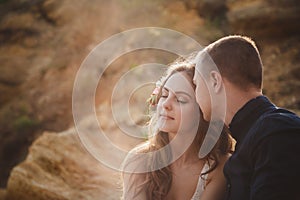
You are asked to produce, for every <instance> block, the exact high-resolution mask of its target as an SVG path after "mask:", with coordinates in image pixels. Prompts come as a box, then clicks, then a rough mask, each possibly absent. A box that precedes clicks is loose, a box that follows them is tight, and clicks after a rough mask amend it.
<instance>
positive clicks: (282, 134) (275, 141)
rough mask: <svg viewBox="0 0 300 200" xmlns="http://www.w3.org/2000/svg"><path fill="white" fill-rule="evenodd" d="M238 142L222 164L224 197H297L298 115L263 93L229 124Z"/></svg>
mask: <svg viewBox="0 0 300 200" xmlns="http://www.w3.org/2000/svg"><path fill="white" fill-rule="evenodd" d="M229 129H230V131H231V133H232V136H233V138H234V139H235V140H236V141H237V143H236V147H235V151H234V153H233V155H232V156H231V157H230V158H229V159H228V161H227V162H226V164H225V166H224V174H225V177H226V179H227V194H226V198H225V199H226V200H271V199H272V200H277V199H278V200H279V199H280V200H294V199H295V200H299V199H300V118H299V117H298V116H297V115H295V114H294V113H292V112H289V111H287V110H284V109H280V108H277V107H276V106H275V105H274V104H272V103H271V102H270V101H269V100H268V99H267V98H266V97H265V96H259V97H256V98H255V99H252V100H250V101H249V102H248V103H247V104H246V105H244V106H243V107H242V108H241V109H240V110H239V111H238V112H237V113H236V115H235V116H234V117H233V119H232V122H231V124H230V126H229Z"/></svg>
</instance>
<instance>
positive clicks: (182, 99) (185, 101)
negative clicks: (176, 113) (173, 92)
mask: <svg viewBox="0 0 300 200" xmlns="http://www.w3.org/2000/svg"><path fill="white" fill-rule="evenodd" d="M176 99H177V102H179V103H182V104H185V103H187V102H188V101H187V99H185V98H184V97H176Z"/></svg>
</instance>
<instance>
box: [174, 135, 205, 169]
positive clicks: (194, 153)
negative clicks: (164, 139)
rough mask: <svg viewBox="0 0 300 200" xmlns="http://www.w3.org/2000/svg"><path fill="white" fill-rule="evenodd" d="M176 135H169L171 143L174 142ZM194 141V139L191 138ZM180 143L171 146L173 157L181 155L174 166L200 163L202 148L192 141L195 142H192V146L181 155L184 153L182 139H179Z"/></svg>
mask: <svg viewBox="0 0 300 200" xmlns="http://www.w3.org/2000/svg"><path fill="white" fill-rule="evenodd" d="M174 137H175V135H174V134H169V141H172V140H173V139H175V138H174ZM191 139H193V138H191ZM177 140H178V141H180V142H179V143H177V144H176V143H175V144H174V145H173V144H172V145H171V151H172V155H175V157H176V155H178V154H181V155H180V156H179V158H178V159H176V160H175V161H174V163H173V164H176V165H186V164H191V163H195V162H197V161H199V156H198V153H199V150H200V146H199V144H198V145H197V144H196V142H195V141H194V140H192V141H193V142H191V144H190V145H189V147H188V148H187V149H186V150H185V151H184V153H181V152H182V151H183V148H184V147H183V146H184V145H182V144H180V143H183V141H182V140H181V139H179V138H178V139H177Z"/></svg>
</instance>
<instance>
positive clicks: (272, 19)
mask: <svg viewBox="0 0 300 200" xmlns="http://www.w3.org/2000/svg"><path fill="white" fill-rule="evenodd" d="M227 7H228V9H229V11H228V13H227V18H228V21H229V24H230V27H231V28H232V31H233V32H235V33H247V34H248V35H252V36H256V37H258V36H261V37H279V36H287V35H295V34H296V33H299V30H300V28H299V26H297V24H298V22H299V20H300V15H299V12H300V2H299V1H295V0H286V1H281V0H254V1H249V0H244V1H240V0H227Z"/></svg>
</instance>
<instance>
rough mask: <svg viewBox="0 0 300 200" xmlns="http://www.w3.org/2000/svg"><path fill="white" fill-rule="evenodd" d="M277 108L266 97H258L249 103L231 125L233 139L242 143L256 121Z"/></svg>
mask: <svg viewBox="0 0 300 200" xmlns="http://www.w3.org/2000/svg"><path fill="white" fill-rule="evenodd" d="M271 108H275V106H274V104H272V103H271V102H270V101H269V99H268V98H267V97H266V96H257V97H256V98H254V99H251V100H250V101H248V102H247V103H246V104H245V105H244V106H243V107H242V108H241V109H240V110H239V111H238V112H237V113H236V114H235V115H234V117H233V119H232V121H231V123H230V124H229V129H230V131H231V135H232V137H233V138H234V139H235V140H236V141H237V142H241V141H242V140H243V138H244V137H245V135H246V134H247V132H248V131H249V129H250V128H251V126H252V125H253V124H254V123H255V121H256V120H257V119H258V118H259V117H260V116H261V115H262V114H263V113H265V112H266V110H268V109H271Z"/></svg>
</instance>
